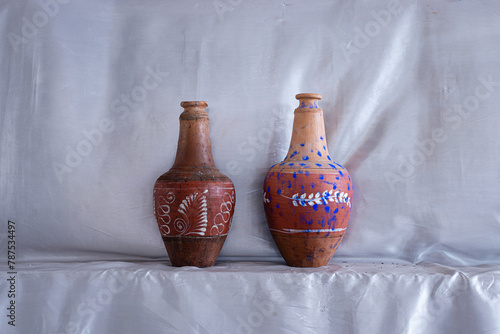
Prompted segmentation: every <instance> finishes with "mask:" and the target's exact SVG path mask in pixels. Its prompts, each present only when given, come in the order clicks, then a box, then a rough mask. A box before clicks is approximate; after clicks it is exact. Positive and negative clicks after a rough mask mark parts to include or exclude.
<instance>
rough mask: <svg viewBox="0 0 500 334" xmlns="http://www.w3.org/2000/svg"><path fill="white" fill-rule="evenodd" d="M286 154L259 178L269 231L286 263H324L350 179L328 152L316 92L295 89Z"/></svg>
mask: <svg viewBox="0 0 500 334" xmlns="http://www.w3.org/2000/svg"><path fill="white" fill-rule="evenodd" d="M296 98H297V99H298V100H299V102H300V105H299V107H298V108H297V109H295V116H294V122H293V133H292V139H291V142H290V148H289V150H288V154H287V156H286V158H285V160H283V161H282V162H281V163H278V164H276V165H274V166H273V167H271V169H270V170H269V172H268V173H267V175H266V178H265V181H264V189H263V195H264V208H265V212H266V217H267V222H268V225H269V229H270V231H271V235H272V237H273V239H274V241H275V243H276V246H277V247H278V249H279V251H280V252H281V255H282V256H283V258H284V259H285V261H286V263H287V264H288V265H289V266H294V267H319V266H324V265H327V264H328V262H329V261H330V259H331V258H332V256H333V254H334V253H335V251H336V250H337V247H338V246H339V244H340V242H341V240H342V237H343V236H344V232H345V230H346V228H347V222H348V220H349V214H350V212H351V199H352V193H353V192H352V182H351V177H350V176H349V173H347V170H346V169H345V168H344V167H342V166H341V165H339V164H338V163H336V162H333V161H332V159H331V158H330V155H329V154H328V148H327V147H326V138H325V125H324V121H323V110H321V109H320V108H318V100H320V99H321V95H319V94H298V95H297V96H296Z"/></svg>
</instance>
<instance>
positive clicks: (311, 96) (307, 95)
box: [295, 93, 322, 100]
mask: <svg viewBox="0 0 500 334" xmlns="http://www.w3.org/2000/svg"><path fill="white" fill-rule="evenodd" d="M295 98H296V99H297V100H301V99H313V100H321V98H322V96H321V94H316V93H300V94H297V95H295Z"/></svg>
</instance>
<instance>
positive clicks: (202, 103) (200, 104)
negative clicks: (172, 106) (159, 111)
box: [181, 101, 208, 108]
mask: <svg viewBox="0 0 500 334" xmlns="http://www.w3.org/2000/svg"><path fill="white" fill-rule="evenodd" d="M181 107H183V108H189V107H199V108H206V107H208V103H206V102H205V101H182V102H181Z"/></svg>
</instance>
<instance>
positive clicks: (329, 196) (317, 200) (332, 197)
mask: <svg viewBox="0 0 500 334" xmlns="http://www.w3.org/2000/svg"><path fill="white" fill-rule="evenodd" d="M280 195H281V196H283V197H285V198H288V199H291V200H292V204H293V205H294V206H299V205H300V206H308V205H310V206H314V205H322V204H328V202H331V203H333V202H335V203H345V204H347V206H349V207H351V198H350V197H349V194H348V193H346V192H343V191H342V192H341V191H338V190H337V191H336V192H333V189H331V190H325V191H323V193H320V192H317V193H316V194H314V193H311V194H309V195H308V194H306V193H304V194H302V195H300V196H299V193H296V194H294V195H293V196H292V197H287V196H285V195H283V194H280Z"/></svg>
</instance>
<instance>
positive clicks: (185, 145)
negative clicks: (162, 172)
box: [172, 101, 215, 169]
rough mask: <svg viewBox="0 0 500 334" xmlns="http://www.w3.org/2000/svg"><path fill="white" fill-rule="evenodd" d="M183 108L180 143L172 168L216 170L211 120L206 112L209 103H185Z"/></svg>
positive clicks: (180, 118) (182, 104)
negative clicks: (210, 127) (211, 140)
mask: <svg viewBox="0 0 500 334" xmlns="http://www.w3.org/2000/svg"><path fill="white" fill-rule="evenodd" d="M181 106H182V107H183V108H184V111H183V112H182V113H181V115H180V117H179V121H180V129H179V141H178V144H177V154H176V156H175V162H174V165H173V166H172V168H176V169H186V168H189V169H192V168H197V167H204V168H215V164H214V161H213V157H212V146H211V143H210V133H209V130H208V119H209V118H208V114H207V112H206V111H205V108H206V107H207V103H206V102H203V101H185V102H182V103H181Z"/></svg>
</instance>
